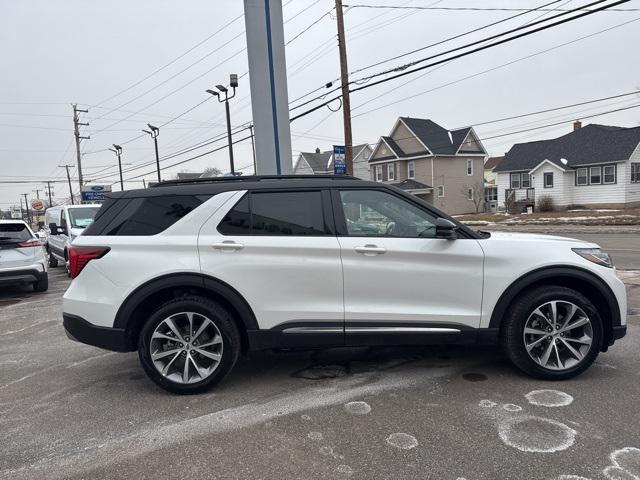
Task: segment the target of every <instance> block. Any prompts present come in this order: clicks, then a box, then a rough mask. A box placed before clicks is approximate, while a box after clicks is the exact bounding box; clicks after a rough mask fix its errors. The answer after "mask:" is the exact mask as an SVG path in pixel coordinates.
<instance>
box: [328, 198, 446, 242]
mask: <svg viewBox="0 0 640 480" xmlns="http://www.w3.org/2000/svg"><path fill="white" fill-rule="evenodd" d="M340 198H341V200H342V208H343V211H344V216H345V220H346V222H347V233H348V234H349V236H353V237H367V236H372V237H427V238H430V237H434V236H435V234H436V227H435V217H434V216H433V215H430V214H429V213H427V212H425V211H424V210H422V209H420V208H418V207H416V206H415V205H413V204H411V203H409V202H407V201H406V200H403V199H401V198H398V197H396V196H395V195H391V194H390V193H386V192H381V191H377V190H345V191H341V192H340Z"/></svg>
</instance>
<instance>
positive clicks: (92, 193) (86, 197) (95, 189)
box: [82, 185, 111, 202]
mask: <svg viewBox="0 0 640 480" xmlns="http://www.w3.org/2000/svg"><path fill="white" fill-rule="evenodd" d="M110 192H111V185H84V186H83V187H82V201H83V202H103V201H104V200H105V199H106V194H107V193H110Z"/></svg>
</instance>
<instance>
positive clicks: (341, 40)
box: [336, 0, 353, 175]
mask: <svg viewBox="0 0 640 480" xmlns="http://www.w3.org/2000/svg"><path fill="white" fill-rule="evenodd" d="M342 14H343V12H342V0H336V22H337V23H338V49H339V51H340V80H341V82H342V118H343V123H344V147H345V159H344V160H345V163H346V164H347V174H348V175H353V140H352V135H351V100H350V98H349V68H348V66H347V45H346V43H345V35H344V17H343V15H342Z"/></svg>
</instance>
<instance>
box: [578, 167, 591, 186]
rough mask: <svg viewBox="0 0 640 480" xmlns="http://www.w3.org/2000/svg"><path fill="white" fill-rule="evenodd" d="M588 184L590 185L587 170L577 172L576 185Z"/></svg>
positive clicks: (580, 169)
mask: <svg viewBox="0 0 640 480" xmlns="http://www.w3.org/2000/svg"><path fill="white" fill-rule="evenodd" d="M587 183H589V179H588V176H587V169H586V168H579V169H578V171H577V172H576V185H587Z"/></svg>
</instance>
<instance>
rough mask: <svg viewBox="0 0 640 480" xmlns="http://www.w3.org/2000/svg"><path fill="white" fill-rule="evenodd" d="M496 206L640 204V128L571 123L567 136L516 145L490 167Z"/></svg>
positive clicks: (620, 205) (613, 205)
mask: <svg viewBox="0 0 640 480" xmlns="http://www.w3.org/2000/svg"><path fill="white" fill-rule="evenodd" d="M495 172H496V173H497V175H498V178H497V185H498V204H499V205H501V206H504V205H505V200H507V199H509V203H511V202H512V201H515V202H517V205H518V206H521V205H535V204H537V203H538V202H539V201H540V198H541V197H543V196H548V197H551V198H552V199H553V202H554V204H555V206H556V207H567V206H570V205H585V206H589V207H600V206H603V207H617V208H621V207H625V206H631V205H633V206H635V205H638V204H640V127H633V128H625V127H613V126H606V125H596V124H590V125H587V126H585V127H582V126H581V123H580V122H579V121H576V122H575V123H574V130H573V131H572V132H571V133H568V134H566V135H563V136H561V137H558V138H555V139H551V140H540V141H537V142H527V143H517V144H515V145H514V146H513V147H511V149H510V150H509V151H508V152H507V153H506V155H505V158H504V160H502V161H501V162H500V164H499V165H498V166H497V167H496V168H495Z"/></svg>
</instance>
